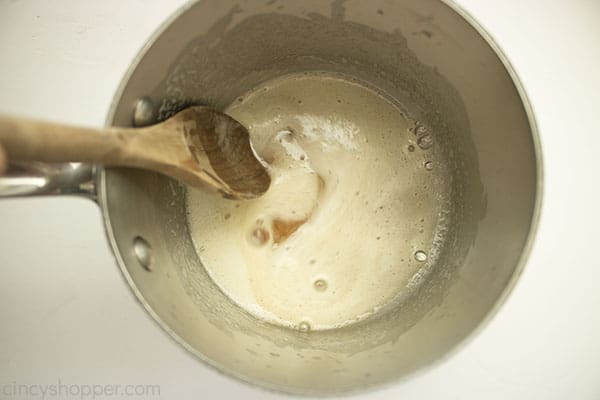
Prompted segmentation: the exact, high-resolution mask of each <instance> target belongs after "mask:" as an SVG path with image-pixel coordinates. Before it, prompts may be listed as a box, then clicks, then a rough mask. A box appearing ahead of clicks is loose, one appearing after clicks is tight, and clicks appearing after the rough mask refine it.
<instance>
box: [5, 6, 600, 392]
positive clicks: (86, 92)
mask: <svg viewBox="0 0 600 400" xmlns="http://www.w3.org/2000/svg"><path fill="white" fill-rule="evenodd" d="M182 3H183V1H182V0H177V1H174V0H168V1H167V0H162V1H158V0H156V1H153V2H150V1H142V0H126V1H125V0H110V1H108V0H104V1H102V2H92V1H80V0H60V1H59V0H56V1H53V2H46V1H34V0H21V1H9V0H0V111H1V112H14V113H21V114H26V115H31V116H36V117H43V118H49V119H53V120H57V121H66V122H72V123H80V124H89V125H101V124H102V123H103V121H104V118H105V115H106V113H107V110H108V106H109V102H110V99H111V98H112V95H113V93H114V92H115V89H116V87H117V85H118V83H119V81H120V79H121V77H122V76H123V73H124V72H125V70H126V68H127V66H128V64H129V63H130V61H131V60H132V58H133V57H134V56H135V54H136V53H137V51H138V49H139V48H140V47H141V46H142V44H143V43H144V41H145V40H146V39H147V37H148V36H149V35H150V34H151V32H152V31H153V30H154V29H155V28H156V27H157V26H158V25H159V23H160V22H161V21H163V20H164V19H165V18H166V17H167V16H168V15H169V14H170V13H172V12H173V11H175V10H176V9H177V8H178V6H179V5H181V4H182ZM460 4H461V5H463V7H464V8H465V9H467V10H468V11H469V12H471V13H472V14H473V15H474V16H475V17H476V18H477V19H478V20H479V21H480V23H481V24H482V25H483V26H484V27H485V28H487V30H488V31H489V32H491V34H492V36H494V37H495V38H496V40H497V41H498V43H499V44H500V46H501V47H502V48H503V49H504V51H505V52H506V53H507V55H508V57H509V58H510V60H511V61H512V63H513V65H514V67H515V69H516V70H517V72H518V73H519V74H520V76H521V78H522V80H523V81H524V83H525V87H526V89H527V90H528V94H529V96H530V98H531V100H532V103H533V105H534V108H535V111H536V116H537V119H538V123H539V127H540V131H541V136H542V142H543V152H544V162H545V193H544V205H543V214H542V221H541V226H540V230H539V234H538V238H537V241H536V245H535V247H534V251H533V254H532V256H531V258H530V261H529V263H528V265H527V267H526V269H525V272H524V274H523V276H522V278H521V279H520V281H519V283H518V285H517V287H516V289H515V290H514V292H513V293H512V295H511V296H510V297H509V299H508V301H507V303H506V304H505V305H504V307H502V309H501V311H500V312H499V313H498V315H497V316H496V317H495V318H494V319H493V320H492V321H491V323H490V324H489V325H488V326H487V327H486V328H485V329H484V330H483V331H482V332H481V333H480V334H479V335H478V336H477V337H475V338H474V339H473V340H472V341H470V342H469V343H468V344H467V345H466V346H465V347H463V348H462V349H461V350H460V351H459V352H457V353H456V354H454V355H453V356H452V357H451V358H450V359H448V360H447V361H445V362H443V363H442V364H440V365H438V366H436V367H435V368H433V369H431V370H429V371H427V372H425V373H421V374H418V375H417V376H415V377H413V378H411V379H410V380H408V381H405V382H403V383H401V384H397V385H394V386H392V387H389V388H385V389H383V390H379V391H376V392H373V393H370V394H369V395H368V396H364V397H369V398H371V399H392V398H393V399H396V398H403V399H433V398H442V397H443V398H445V399H481V398H485V399H502V400H504V399H507V398H511V399H564V398H574V399H598V398H600V379H598V375H600V313H599V312H598V311H597V306H598V305H599V304H600V290H599V282H600V262H599V261H598V258H597V257H598V256H597V254H596V253H597V240H596V239H597V238H598V237H599V235H598V227H599V226H600V208H599V206H598V205H599V204H600V191H599V190H598V181H599V179H598V177H597V176H598V171H600V153H599V151H600V150H599V149H600V136H599V135H598V133H597V132H596V131H597V128H596V126H597V124H596V120H597V118H598V117H599V114H600V73H599V72H598V71H600V25H598V20H599V17H600V2H599V1H597V0H556V1H551V2H550V1H546V0H510V1H509V0H505V1H501V2H500V1H495V2H493V3H492V2H491V1H487V0H461V1H460ZM0 320H1V321H2V325H1V328H0V386H2V385H3V384H12V382H13V381H16V382H17V383H21V384H38V383H39V384H52V383H56V382H57V380H58V379H60V380H61V381H62V382H66V383H69V384H105V383H107V384H118V383H122V384H126V383H127V384H138V383H141V384H146V383H158V384H160V385H161V398H164V399H175V398H179V399H190V398H212V397H213V396H225V395H227V396H228V397H227V398H248V399H249V398H256V399H258V398H261V399H264V398H274V397H277V396H278V395H275V394H271V393H266V392H263V391H260V390H256V389H253V388H250V387H247V386H245V385H243V384H240V383H238V382H236V381H233V380H230V379H229V378H226V377H223V376H221V375H219V374H217V373H216V372H214V371H212V370H210V369H208V368H206V367H204V366H203V365H202V364H200V363H199V362H198V361H196V360H195V359H194V358H193V357H191V356H190V355H188V354H187V353H186V352H185V351H183V350H182V349H181V348H179V347H178V346H177V345H176V344H175V343H173V342H172V341H171V340H170V339H169V338H168V337H167V335H166V334H164V333H163V332H162V331H161V330H159V329H158V328H157V326H156V325H155V324H154V323H153V322H152V321H151V320H150V319H149V318H148V317H147V316H146V314H145V313H144V312H143V311H142V309H141V308H140V307H139V306H138V305H137V304H136V303H135V301H134V300H133V297H132V296H131V295H130V294H129V289H128V288H127V287H126V285H125V283H124V281H123V280H122V279H121V277H120V273H119V271H118V269H117V267H116V266H115V263H114V261H113V258H112V255H111V253H110V250H109V248H108V245H107V243H106V241H105V238H104V233H103V228H102V224H101V220H100V214H99V211H98V210H97V208H96V206H95V205H94V204H93V203H91V202H87V201H86V200H81V199H65V198H61V199H48V198H46V199H27V200H11V201H6V200H4V201H1V202H0ZM0 398H3V395H2V394H0ZM39 398H41V397H39ZM106 398H109V397H106ZM113 398H114V397H113ZM148 398H152V397H148ZM224 398H225V397H224Z"/></svg>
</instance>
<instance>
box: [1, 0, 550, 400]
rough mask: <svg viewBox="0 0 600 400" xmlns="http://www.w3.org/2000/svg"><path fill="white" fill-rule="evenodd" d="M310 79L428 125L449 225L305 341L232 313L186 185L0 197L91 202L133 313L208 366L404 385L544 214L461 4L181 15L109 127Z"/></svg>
mask: <svg viewBox="0 0 600 400" xmlns="http://www.w3.org/2000/svg"><path fill="white" fill-rule="evenodd" d="M308 71H329V72H332V73H338V74H343V75H345V76H350V77H354V78H356V79H359V80H361V81H364V82H368V83H369V84H371V85H373V86H375V87H377V88H380V89H381V90H382V91H384V92H385V93H386V94H387V95H388V96H390V97H391V98H393V99H395V100H396V101H398V102H399V103H401V104H403V105H404V106H405V107H406V108H407V109H409V110H411V112H412V113H414V114H415V115H418V116H419V118H420V120H422V121H425V122H426V123H427V124H428V126H430V127H431V131H432V134H433V135H435V140H436V142H435V145H436V147H435V151H436V152H438V153H439V155H440V156H443V157H446V159H448V160H450V161H451V162H449V164H448V165H450V171H449V173H450V177H451V184H452V191H451V192H452V193H451V200H452V201H451V205H450V210H451V212H450V213H449V215H448V218H451V221H452V223H451V224H450V228H449V230H448V232H447V233H446V236H445V237H446V240H445V244H444V245H443V246H442V247H441V248H440V252H439V256H438V257H437V259H436V262H435V265H432V268H431V269H430V272H429V274H428V275H427V276H425V277H423V279H422V282H420V286H419V288H418V290H416V291H415V292H414V293H413V294H412V295H411V296H409V297H407V298H405V299H404V300H403V301H402V302H401V303H400V304H398V305H397V306H396V307H394V308H392V309H387V310H385V312H381V313H378V314H376V315H374V316H373V317H371V318H368V319H366V320H364V321H361V322H360V323H356V324H351V325H348V326H345V327H343V328H339V329H332V330H323V331H312V332H302V331H299V330H296V329H288V328H284V327H281V326H276V325H273V324H269V323H266V322H263V321H261V320H259V319H256V318H254V317H252V316H251V315H249V314H248V313H246V312H245V311H244V310H243V309H242V308H240V307H239V306H237V305H236V304H235V303H234V302H232V301H231V300H230V299H229V298H228V297H227V296H226V295H225V294H224V293H223V292H222V291H221V290H220V289H219V288H218V287H217V286H216V285H215V283H214V282H213V281H212V280H211V278H210V277H209V275H208V274H207V271H206V270H205V268H204V267H203V265H202V263H201V261H200V258H199V256H198V254H197V252H196V250H195V247H194V245H193V243H192V241H191V238H190V233H189V227H188V222H187V213H186V204H185V194H186V187H185V186H183V185H181V184H179V183H177V182H174V181H172V180H169V179H168V178H165V177H163V176H161V175H158V174H155V173H151V172H147V171H141V170H133V169H108V168H107V169H103V168H101V167H93V166H88V165H81V164H67V165H60V166H56V165H54V166H49V165H42V164H29V165H21V166H20V168H21V169H20V172H18V171H17V172H15V171H16V170H15V169H14V168H13V172H12V173H11V175H9V176H6V177H3V178H1V181H0V191H1V193H2V195H4V196H7V195H28V194H46V193H77V194H83V195H87V196H90V197H92V198H93V199H95V201H97V202H98V205H99V207H100V208H101V210H102V214H103V218H104V222H105V225H106V232H107V235H108V239H109V241H110V245H111V246H112V249H113V251H114V254H115V257H116V260H117V263H118V265H119V267H120V268H121V270H122V272H123V274H124V276H125V278H126V280H127V282H128V283H129V285H130V286H131V289H132V290H133V292H134V293H135V295H136V296H137V298H138V299H139V300H140V302H141V304H142V305H143V306H144V308H145V309H146V311H147V312H148V313H149V314H150V315H151V316H152V318H154V319H155V320H156V322H157V323H158V325H160V326H161V327H162V328H163V329H164V330H165V331H166V332H167V333H168V334H169V335H171V336H172V337H173V338H175V340H177V342H179V343H181V345H182V346H184V347H185V348H186V349H188V350H189V351H190V352H192V353H194V354H195V355H197V356H198V358H200V359H201V360H203V361H205V362H206V363H208V364H210V365H212V366H214V367H216V368H218V369H219V370H221V371H224V372H226V373H228V374H230V375H232V376H235V377H237V378H240V379H242V380H244V381H247V382H250V383H252V384H256V385H259V386H263V387H267V388H271V389H276V390H282V391H287V392H294V393H331V392H338V391H348V390H355V389H361V388H365V387H368V386H372V385H376V384H382V383H386V382H390V381H393V380H396V379H398V378H400V377H404V376H406V375H408V374H410V373H411V372H414V371H416V370H418V369H420V368H422V367H424V366H427V365H430V364H432V363H433V362H434V361H436V360H439V359H441V358H442V357H444V356H446V355H447V354H448V353H449V352H451V350H453V349H454V348H456V347H457V345H458V344H459V343H461V342H462V341H464V340H465V338H467V337H468V336H469V335H471V334H472V333H473V332H474V331H475V330H477V328H478V327H480V326H481V325H482V323H483V322H484V321H486V319H488V318H489V317H490V315H492V314H493V313H494V312H495V310H496V309H497V308H498V306H499V305H500V304H501V303H502V301H503V300H504V298H505V297H506V295H507V294H508V292H509V291H510V289H511V288H512V286H513V285H514V284H515V281H516V279H517V278H518V276H519V273H520V271H521V269H522V268H523V266H524V263H525V260H526V257H527V253H528V250H529V247H530V246H531V242H532V237H533V234H534V232H535V226H536V224H537V219H538V213H539V209H540V197H541V161H540V160H541V157H540V153H539V144H538V141H537V136H536V135H537V134H536V128H535V124H534V120H533V116H532V113H531V109H530V106H529V104H528V102H527V100H526V98H525V95H524V93H523V89H522V87H521V86H520V84H519V82H518V80H517V78H516V76H515V73H514V71H513V70H512V69H511V67H510V65H509V64H508V62H507V60H506V58H505V57H504V56H503V55H502V54H501V52H500V51H499V49H498V48H497V46H496V45H495V44H494V43H493V41H492V40H491V38H490V37H489V36H488V35H487V34H486V33H485V32H484V31H483V30H482V29H481V28H480V27H479V26H478V25H477V24H476V23H475V22H474V21H473V20H472V19H471V18H470V17H468V16H467V15H466V14H465V13H464V12H463V11H461V10H460V8H459V7H458V6H456V5H455V4H453V3H451V2H448V1H440V0H372V1H363V0H348V1H344V0H335V1H322V0H303V1H278V0H271V1H266V0H260V1H259V0H247V1H234V0H206V1H199V2H196V3H193V4H190V5H186V6H185V7H184V8H182V9H181V10H180V11H179V12H178V13H177V14H176V15H175V16H173V17H172V18H170V19H169V21H168V22H167V23H165V24H164V25H163V26H161V27H160V29H158V31H157V32H156V34H155V35H154V36H153V37H152V38H151V39H150V40H149V41H148V43H147V45H146V46H145V47H144V49H143V50H142V52H141V53H140V54H139V55H138V57H137V58H136V59H135V61H134V63H133V65H132V67H131V68H130V70H129V71H128V73H127V75H126V76H125V78H124V79H123V82H122V84H121V86H120V88H119V90H118V92H117V93H116V95H115V97H114V101H113V104H112V107H111V110H110V113H109V115H108V118H107V124H108V125H116V126H131V125H147V124H151V123H153V122H156V121H158V120H162V119H164V118H167V117H168V116H170V115H172V114H173V113H174V112H176V111H178V110H180V109H182V108H183V107H185V106H187V105H189V104H206V105H210V106H212V107H214V108H217V109H225V108H227V107H228V106H229V105H230V104H231V103H232V102H234V101H235V100H236V98H237V97H238V96H239V95H241V94H243V93H246V92H247V91H249V90H250V89H252V88H254V87H256V86H258V85H260V84H261V83H263V82H265V81H267V80H269V79H273V78H276V77H280V76H283V75H286V74H291V73H302V72H308ZM217 83H218V84H217ZM374 173H376V171H375V172H374Z"/></svg>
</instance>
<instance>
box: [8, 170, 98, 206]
mask: <svg viewBox="0 0 600 400" xmlns="http://www.w3.org/2000/svg"><path fill="white" fill-rule="evenodd" d="M95 169H96V168H95V166H94V165H92V164H83V163H64V164H51V163H40V162H27V163H11V164H10V165H9V167H8V171H7V172H6V174H5V175H4V176H0V198H2V197H22V196H38V195H60V194H76V195H80V196H83V197H87V198H89V199H92V200H96V187H95V184H94V175H95Z"/></svg>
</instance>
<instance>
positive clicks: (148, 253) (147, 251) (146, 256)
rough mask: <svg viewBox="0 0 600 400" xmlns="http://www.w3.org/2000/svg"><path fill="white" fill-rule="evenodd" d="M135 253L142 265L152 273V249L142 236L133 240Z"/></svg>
mask: <svg viewBox="0 0 600 400" xmlns="http://www.w3.org/2000/svg"><path fill="white" fill-rule="evenodd" d="M133 252H134V254H135V258H136V259H137V260H138V262H139V263H140V265H141V266H142V267H144V269H145V270H147V271H152V247H151V246H150V244H149V243H148V242H147V241H146V239H144V238H143V237H141V236H137V237H136V238H135V239H133Z"/></svg>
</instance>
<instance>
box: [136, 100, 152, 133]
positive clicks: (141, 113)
mask: <svg viewBox="0 0 600 400" xmlns="http://www.w3.org/2000/svg"><path fill="white" fill-rule="evenodd" d="M156 117H157V112H156V105H155V104H154V101H152V99H151V98H150V97H147V96H144V97H142V98H141V99H139V100H138V101H137V103H135V107H134V109H133V125H134V126H146V125H151V124H153V123H155V122H156Z"/></svg>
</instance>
